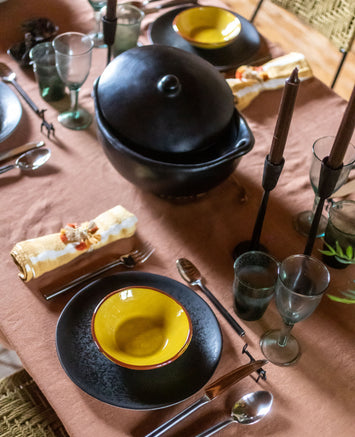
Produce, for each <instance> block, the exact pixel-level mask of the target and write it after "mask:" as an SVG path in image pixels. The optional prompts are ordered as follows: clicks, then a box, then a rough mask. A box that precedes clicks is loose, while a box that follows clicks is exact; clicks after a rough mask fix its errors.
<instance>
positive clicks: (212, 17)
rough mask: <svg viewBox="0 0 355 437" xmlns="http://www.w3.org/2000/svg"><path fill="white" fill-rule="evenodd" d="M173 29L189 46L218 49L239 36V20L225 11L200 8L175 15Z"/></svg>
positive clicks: (207, 7)
mask: <svg viewBox="0 0 355 437" xmlns="http://www.w3.org/2000/svg"><path fill="white" fill-rule="evenodd" d="M173 28H174V30H175V32H177V33H178V34H179V35H180V36H182V38H184V39H185V40H186V41H188V42H189V43H190V44H191V45H193V46H196V47H199V48H202V49H219V48H221V47H224V46H226V45H228V44H230V43H231V42H233V41H234V40H235V38H236V37H237V36H238V35H239V33H240V29H241V24H240V21H239V19H238V18H237V17H236V16H235V15H234V14H232V12H230V11H227V10H226V9H222V8H218V7H215V6H200V7H195V8H189V9H185V10H184V11H182V12H180V13H179V14H177V15H176V17H175V18H174V20H173Z"/></svg>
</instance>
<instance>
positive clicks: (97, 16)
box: [94, 11, 101, 35]
mask: <svg viewBox="0 0 355 437" xmlns="http://www.w3.org/2000/svg"><path fill="white" fill-rule="evenodd" d="M94 14H95V23H96V24H95V33H96V35H100V33H101V11H95V12H94Z"/></svg>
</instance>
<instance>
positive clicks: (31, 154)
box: [0, 149, 51, 174]
mask: <svg viewBox="0 0 355 437" xmlns="http://www.w3.org/2000/svg"><path fill="white" fill-rule="evenodd" d="M50 156H51V151H50V150H49V149H31V150H29V151H28V152H26V153H23V154H22V155H21V156H19V157H18V158H17V160H16V162H15V164H10V165H5V166H4V167H1V168H0V174H2V173H5V172H7V171H9V170H12V169H13V168H19V169H20V170H25V171H29V170H36V169H37V168H38V167H40V166H41V165H43V164H45V163H46V162H47V161H48V159H49V157H50Z"/></svg>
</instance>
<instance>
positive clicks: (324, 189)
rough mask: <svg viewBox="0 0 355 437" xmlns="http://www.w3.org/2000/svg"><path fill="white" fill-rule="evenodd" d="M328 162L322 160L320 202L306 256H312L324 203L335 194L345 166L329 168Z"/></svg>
mask: <svg viewBox="0 0 355 437" xmlns="http://www.w3.org/2000/svg"><path fill="white" fill-rule="evenodd" d="M327 162H328V156H327V157H325V158H324V159H323V160H322V164H321V169H320V175H319V184H318V196H319V202H318V205H317V209H316V212H315V213H314V216H313V220H312V225H311V229H310V231H309V234H308V239H307V243H306V247H305V250H304V255H309V256H310V255H311V254H312V250H313V246H314V242H315V239H316V237H317V231H318V226H319V221H320V218H321V216H322V212H323V207H324V202H325V200H326V199H327V198H328V197H330V196H331V195H332V193H333V192H334V189H335V186H336V184H337V182H338V179H339V175H340V173H341V170H342V168H343V164H342V165H341V166H340V167H338V168H335V169H334V168H332V167H329V165H328V164H327Z"/></svg>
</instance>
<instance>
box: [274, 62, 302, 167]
mask: <svg viewBox="0 0 355 437" xmlns="http://www.w3.org/2000/svg"><path fill="white" fill-rule="evenodd" d="M299 83H300V80H299V78H298V68H297V67H296V68H295V69H294V70H293V71H292V73H291V75H290V77H289V78H288V79H287V80H286V82H285V88H284V90H283V93H282V99H281V104H280V109H279V114H278V118H277V122H276V126H275V131H274V136H273V139H272V144H271V149H270V154H269V161H270V162H271V163H272V164H276V165H277V164H280V163H281V161H282V157H283V152H284V149H285V144H286V139H287V135H288V130H289V127H290V124H291V119H292V114H293V109H294V106H295V102H296V96H297V91H298V87H299Z"/></svg>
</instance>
